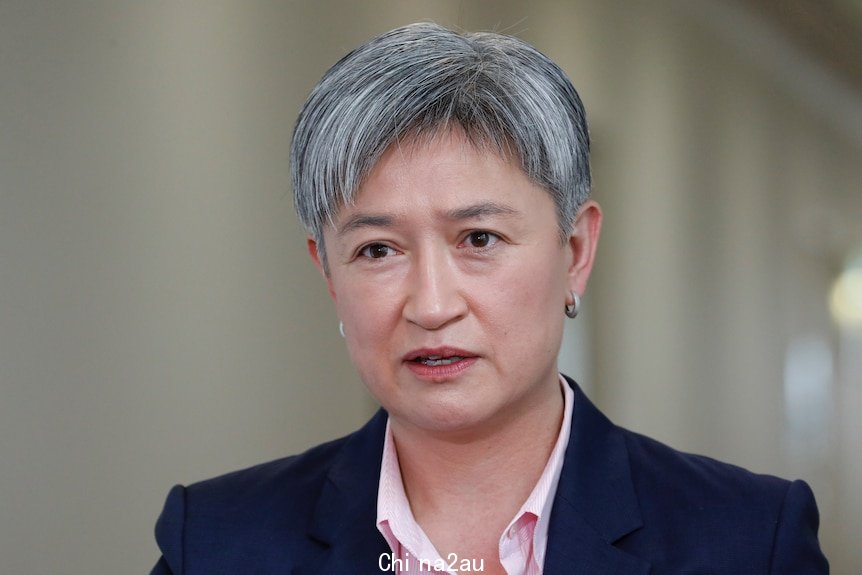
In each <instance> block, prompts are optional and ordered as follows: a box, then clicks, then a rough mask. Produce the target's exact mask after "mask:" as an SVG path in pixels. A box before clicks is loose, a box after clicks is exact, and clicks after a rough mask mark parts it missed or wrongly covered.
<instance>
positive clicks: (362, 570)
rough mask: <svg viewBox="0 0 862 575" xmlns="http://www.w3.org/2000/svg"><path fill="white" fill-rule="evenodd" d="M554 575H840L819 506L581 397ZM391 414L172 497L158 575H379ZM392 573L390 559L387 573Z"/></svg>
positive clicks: (795, 488)
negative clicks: (827, 553) (833, 573)
mask: <svg viewBox="0 0 862 575" xmlns="http://www.w3.org/2000/svg"><path fill="white" fill-rule="evenodd" d="M570 384H571V385H572V387H573V388H574V390H575V403H574V413H573V417H572V430H571V437H570V439H569V445H568V447H567V449H566V456H565V461H564V464H563V469H562V472H561V476H560V482H559V487H558V488H557V493H556V496H555V498H554V505H553V510H552V512H551V518H550V524H549V534H548V548H547V553H546V557H545V575H639V574H641V575H646V574H647V573H651V574H653V575H658V574H679V575H682V574H686V575H695V574H699V575H706V574H711V575H725V574H726V575H755V574H757V575H766V574H771V575H778V574H781V575H785V574H786V575H791V574H792V575H809V574H815V573H816V574H823V573H828V572H829V566H828V564H827V562H826V559H825V557H824V556H823V554H822V553H821V551H820V546H819V544H818V541H817V528H818V521H819V519H818V513H817V506H816V504H815V502H814V496H813V494H812V493H811V490H810V489H809V487H808V486H807V485H806V484H805V483H804V482H802V481H794V482H788V481H785V480H783V479H778V478H776V477H771V476H766V475H755V474H753V473H750V472H748V471H745V470H744V469H741V468H739V467H734V466H731V465H727V464H724V463H719V462H717V461H715V460H712V459H709V458H706V457H701V456H697V455H690V454H684V453H680V452H678V451H675V450H673V449H671V448H669V447H667V446H665V445H662V444H660V443H658V442H656V441H654V440H652V439H649V438H647V437H644V436H642V435H638V434H636V433H632V432H630V431H627V430H625V429H622V428H620V427H617V426H615V425H614V424H612V423H611V422H610V421H609V420H608V419H607V418H606V417H605V416H604V415H602V413H601V412H599V410H598V409H596V407H595V406H593V404H592V403H590V401H589V400H588V399H587V398H586V396H585V395H584V394H583V392H582V391H581V390H580V389H579V388H578V386H577V385H576V384H575V383H574V382H571V381H570ZM386 417H387V416H386V413H385V412H383V411H382V410H381V411H380V412H378V413H377V415H375V416H374V417H373V418H372V419H371V420H370V421H369V422H368V423H367V424H366V425H365V426H364V427H362V428H361V429H360V430H359V431H357V432H355V433H353V434H351V435H348V436H347V437H344V438H342V439H338V440H336V441H332V442H330V443H325V444H323V445H320V446H318V447H315V448H313V449H311V450H309V451H307V452H305V453H303V454H301V455H296V456H293V457H288V458H285V459H281V460H278V461H274V462H271V463H265V464H263V465H259V466H257V467H252V468H250V469H246V470H243V471H237V472H234V473H231V474H228V475H225V476H222V477H217V478H215V479H210V480H208V481H204V482H201V483H197V484H194V485H191V486H189V487H182V486H176V487H174V488H173V490H171V492H170V494H169V495H168V499H167V502H166V504H165V508H164V511H163V512H162V514H161V517H160V518H159V520H158V523H157V524H156V539H157V541H158V544H159V547H160V548H161V551H162V558H161V559H160V560H159V562H158V564H157V565H156V566H155V568H154V569H153V571H152V573H151V575H253V574H254V575H270V574H272V575H275V574H278V575H352V574H356V575H368V574H371V573H380V572H381V569H380V568H379V565H380V564H379V563H378V560H379V558H380V555H381V554H383V553H388V552H389V548H388V546H387V544H386V541H385V540H384V539H383V537H382V536H381V535H380V533H379V532H378V531H377V527H376V514H377V507H376V506H377V483H378V479H379V476H380V460H381V456H382V453H383V438H384V431H385V427H386ZM383 565H384V567H386V565H385V562H384V563H383Z"/></svg>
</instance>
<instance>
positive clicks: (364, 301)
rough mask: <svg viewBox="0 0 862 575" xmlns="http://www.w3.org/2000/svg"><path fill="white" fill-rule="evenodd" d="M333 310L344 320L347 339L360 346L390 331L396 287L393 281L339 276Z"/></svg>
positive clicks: (394, 311)
mask: <svg viewBox="0 0 862 575" xmlns="http://www.w3.org/2000/svg"><path fill="white" fill-rule="evenodd" d="M337 289H338V292H337V293H338V299H337V300H336V306H335V307H336V311H337V313H338V317H339V318H340V319H341V321H343V322H344V328H345V332H346V333H347V334H348V336H347V339H348V342H349V343H351V344H353V345H360V346H361V345H363V344H365V343H372V342H375V344H376V345H379V339H380V338H382V337H384V336H385V335H386V334H388V333H391V332H392V325H391V324H392V321H393V318H394V317H396V316H397V314H398V301H399V298H398V289H397V284H396V282H394V281H369V280H368V279H367V278H356V277H345V278H340V281H339V282H338V285H337Z"/></svg>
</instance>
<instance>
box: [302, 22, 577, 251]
mask: <svg viewBox="0 0 862 575" xmlns="http://www.w3.org/2000/svg"><path fill="white" fill-rule="evenodd" d="M451 128H461V129H462V130H463V132H464V133H465V134H466V135H467V137H468V138H469V140H470V141H471V142H472V143H473V144H474V145H483V146H484V145H491V146H493V147H494V148H495V149H496V150H495V151H497V152H499V153H501V154H504V155H507V157H508V156H511V157H513V158H514V159H517V161H519V162H520V164H521V168H522V170H523V171H524V173H525V174H526V175H527V177H528V178H529V179H530V180H531V181H533V182H535V183H536V184H538V185H540V186H541V187H543V188H544V189H546V190H547V191H548V193H550V194H551V197H552V198H553V200H554V202H555V204H556V207H557V214H558V220H559V227H560V235H561V238H565V237H567V236H568V235H569V233H570V232H571V230H572V226H573V224H574V221H575V217H576V215H577V211H578V208H579V207H580V206H581V204H583V202H584V201H586V199H587V198H588V197H589V194H590V186H591V177H590V163H589V153H590V140H589V133H588V130H587V123H586V117H585V114H584V107H583V104H582V103H581V99H580V97H579V96H578V93H577V92H576V91H575V88H574V87H573V86H572V83H571V81H569V79H568V77H567V76H566V74H565V73H564V72H563V71H562V70H561V69H560V67H559V66H557V65H556V64H555V63H554V62H552V61H551V60H550V59H549V58H548V57H547V56H545V55H544V54H542V53H541V52H539V51H538V50H536V49H535V48H533V47H532V46H530V45H529V44H527V43H526V42H524V41H523V40H520V39H518V38H513V37H511V36H505V35H502V34H495V33H490V32H480V33H470V34H459V33H457V32H454V31H452V30H448V29H446V28H444V27H442V26H439V25H436V24H431V23H418V24H411V25H409V26H404V27H401V28H396V29H395V30H391V31H389V32H386V33H385V34H382V35H380V36H377V37H376V38H373V39H372V40H369V41H368V42H366V43H365V44H363V45H362V46H360V47H358V48H356V49H355V50H353V51H352V52H350V53H349V54H347V55H346V56H345V57H343V58H342V59H341V60H340V61H338V62H337V63H336V64H335V65H334V66H332V68H330V69H329V70H328V71H327V72H326V74H324V76H323V78H321V80H320V82H318V84H317V85H316V86H315V87H314V89H313V90H312V91H311V94H310V95H309V96H308V99H307V100H306V102H305V105H304V106H303V108H302V111H301V112H300V114H299V118H298V120H297V123H296V127H295V129H294V133H293V142H292V146H291V155H290V161H291V172H292V175H293V190H294V205H295V207H296V212H297V214H298V216H299V219H300V221H301V222H302V223H303V225H304V226H305V228H306V230H307V231H308V233H309V234H310V235H311V236H312V237H313V238H314V239H315V240H316V241H317V245H318V250H319V252H320V255H321V258H322V260H323V263H324V266H326V254H325V249H324V247H323V229H324V227H325V226H326V225H327V224H328V223H329V224H331V223H334V221H335V216H336V215H337V213H338V210H339V209H340V208H341V207H342V206H344V205H349V204H350V203H351V202H352V201H353V198H354V197H355V195H356V192H357V190H358V189H359V187H360V185H361V184H362V181H363V179H364V178H365V177H366V176H367V175H368V173H369V172H370V171H371V170H372V168H373V167H374V165H375V164H376V163H377V161H378V160H379V159H380V157H381V156H382V155H383V153H384V152H385V151H386V150H387V149H388V148H389V147H390V146H391V145H393V144H394V143H396V142H399V141H403V140H406V139H409V138H411V137H417V136H419V135H428V134H431V135H433V134H434V133H438V132H440V131H441V130H445V129H451Z"/></svg>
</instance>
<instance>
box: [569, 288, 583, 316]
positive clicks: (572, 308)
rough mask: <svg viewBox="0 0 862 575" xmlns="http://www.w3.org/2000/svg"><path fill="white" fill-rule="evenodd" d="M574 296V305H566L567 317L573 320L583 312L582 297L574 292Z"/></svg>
mask: <svg viewBox="0 0 862 575" xmlns="http://www.w3.org/2000/svg"><path fill="white" fill-rule="evenodd" d="M571 294H572V303H571V305H569V304H566V315H567V316H568V317H570V318H572V319H575V318H576V317H578V312H579V311H581V296H579V295H578V294H576V293H575V292H574V291H572V292H571Z"/></svg>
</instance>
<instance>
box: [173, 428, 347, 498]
mask: <svg viewBox="0 0 862 575" xmlns="http://www.w3.org/2000/svg"><path fill="white" fill-rule="evenodd" d="M350 437H351V435H347V436H345V437H341V438H339V439H335V440H332V441H328V442H326V443H322V444H320V445H317V446H315V447H312V448H310V449H308V450H306V451H304V452H302V453H299V454H296V455H290V456H287V457H282V458H279V459H276V460H273V461H268V462H265V463H260V464H257V465H254V466H252V467H247V468H244V469H240V470H237V471H232V472H230V473H226V474H223V475H219V476H217V477H213V478H210V479H206V480H204V481H199V482H196V483H192V484H191V485H189V486H187V487H186V488H185V490H186V498H187V500H189V503H191V504H193V505H194V506H195V508H197V509H201V508H205V509H208V510H209V512H210V513H212V512H214V510H217V509H222V510H224V511H227V512H229V511H230V510H232V509H245V510H246V511H248V509H249V505H251V506H254V505H255V504H261V505H269V504H271V503H272V500H273V499H277V498H279V497H280V496H282V495H284V496H289V497H290V499H291V500H293V501H294V502H298V501H303V500H308V498H309V497H311V496H313V495H314V494H315V493H316V492H317V491H319V489H320V486H321V485H322V483H323V482H324V481H325V479H326V476H327V474H328V472H329V470H330V468H331V466H332V464H333V462H334V461H335V460H336V459H337V457H338V454H339V453H340V452H341V450H342V448H343V447H344V445H345V444H346V443H347V442H348V441H349V439H350Z"/></svg>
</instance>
